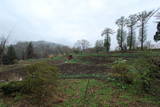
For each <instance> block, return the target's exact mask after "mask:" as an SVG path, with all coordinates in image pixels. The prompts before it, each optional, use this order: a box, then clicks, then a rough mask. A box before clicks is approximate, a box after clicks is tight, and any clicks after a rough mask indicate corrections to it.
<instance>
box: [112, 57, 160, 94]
mask: <svg viewBox="0 0 160 107" xmlns="http://www.w3.org/2000/svg"><path fill="white" fill-rule="evenodd" d="M156 61H157V59H156ZM112 68H113V71H114V73H112V74H110V76H111V77H112V78H115V80H116V81H117V82H121V83H123V84H124V85H126V84H129V85H132V87H134V89H135V90H137V92H140V93H142V92H144V93H149V94H152V95H156V96H160V94H159V93H160V86H159V85H158V84H160V76H159V75H160V67H159V66H157V63H155V62H154V59H153V58H139V59H136V60H132V61H130V62H129V61H124V60H122V59H121V60H118V61H116V62H115V63H114V64H113V66H112ZM123 84H122V85H123Z"/></svg>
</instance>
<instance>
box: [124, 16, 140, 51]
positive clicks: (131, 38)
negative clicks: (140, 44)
mask: <svg viewBox="0 0 160 107" xmlns="http://www.w3.org/2000/svg"><path fill="white" fill-rule="evenodd" d="M137 22H138V18H137V15H136V14H134V15H130V16H129V17H128V18H127V22H126V24H127V27H128V29H129V33H128V37H127V45H128V47H129V50H131V49H133V48H134V45H135V40H136V35H135V34H136V33H135V25H136V24H137Z"/></svg>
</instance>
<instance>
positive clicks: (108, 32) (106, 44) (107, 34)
mask: <svg viewBox="0 0 160 107" xmlns="http://www.w3.org/2000/svg"><path fill="white" fill-rule="evenodd" d="M113 33H114V31H113V30H112V29H111V28H106V29H105V30H104V31H103V32H102V34H101V36H104V35H105V39H104V47H105V49H106V51H107V52H109V50H110V46H111V38H110V35H111V34H113Z"/></svg>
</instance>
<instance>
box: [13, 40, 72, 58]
mask: <svg viewBox="0 0 160 107" xmlns="http://www.w3.org/2000/svg"><path fill="white" fill-rule="evenodd" d="M29 43H30V42H17V43H16V44H15V45H14V48H15V50H16V55H17V57H18V58H19V59H25V54H26V48H27V46H28V44H29ZM31 43H32V45H33V48H34V54H35V56H36V57H37V58H44V57H48V56H49V55H52V54H56V55H57V54H64V53H69V52H71V48H70V47H68V46H65V45H62V44H57V43H52V42H47V41H31Z"/></svg>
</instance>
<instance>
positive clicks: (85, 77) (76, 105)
mask: <svg viewBox="0 0 160 107" xmlns="http://www.w3.org/2000/svg"><path fill="white" fill-rule="evenodd" d="M159 53H160V52H159V51H154V52H150V51H145V52H130V53H129V52H127V53H120V52H119V53H106V54H103V53H102V54H87V53H85V54H73V57H74V58H73V59H72V60H67V55H66V56H54V57H53V58H45V59H29V60H22V61H19V62H18V63H17V64H15V65H6V66H0V72H3V71H10V70H13V69H16V68H20V67H24V66H26V65H31V64H34V63H37V62H48V64H51V66H54V65H61V64H68V65H71V66H72V64H73V65H74V64H76V65H80V67H84V66H86V65H91V66H96V68H97V67H98V66H106V67H110V68H111V69H112V70H113V65H114V64H115V63H118V64H117V66H116V67H118V69H120V68H122V72H123V67H127V69H128V68H129V70H128V75H127V76H129V77H130V76H131V78H134V79H135V81H137V80H136V79H137V76H135V75H134V72H135V73H136V72H141V71H142V72H146V73H148V72H147V71H148V70H149V71H152V70H150V68H152V66H151V67H150V65H147V64H149V63H145V60H144V59H145V58H146V57H147V56H151V57H155V56H156V59H158V58H159V55H160V54H159ZM126 57H127V58H126ZM140 57H141V58H143V59H142V60H141V58H140ZM139 58H140V60H137V59H139ZM136 60H137V62H136ZM107 61H108V62H107ZM140 61H141V62H140ZM137 64H138V66H137ZM74 67H75V66H73V67H70V68H69V69H71V68H74ZM89 67H90V66H89ZM66 69H67V68H66ZM71 70H72V69H71ZM124 70H125V69H124ZM76 71H78V70H76ZM97 71H98V70H97ZM65 72H66V70H65ZM83 72H84V73H82V74H81V73H79V74H74V75H69V74H67V73H66V74H61V73H60V75H59V84H58V91H57V92H56V93H55V94H56V95H57V102H56V103H55V104H54V105H53V107H160V101H159V100H158V99H157V97H155V96H153V95H149V94H147V93H142V92H141V90H138V89H136V90H135V89H134V85H135V84H134V85H133V84H132V86H130V85H125V84H123V85H122V83H120V82H121V81H120V80H118V81H114V80H113V81H112V79H114V78H110V77H109V76H108V75H104V74H96V73H95V74H94V73H89V74H87V73H85V70H84V71H83ZM106 72H107V71H106ZM132 72H133V74H130V73H132ZM110 73H112V75H111V76H116V75H117V74H118V76H119V75H120V76H123V75H121V74H120V73H118V72H117V74H116V75H114V73H115V72H112V71H111V72H110ZM106 74H107V73H106ZM142 74H143V73H142ZM132 76H133V77H132ZM138 76H141V77H139V78H138V79H140V80H139V81H137V82H145V81H143V80H144V79H146V80H147V79H148V78H145V77H146V76H147V75H146V74H145V73H144V77H143V75H141V74H138ZM141 78H142V79H141ZM143 78H144V79H143ZM126 84H127V83H126ZM0 107H7V106H6V105H5V104H3V102H2V99H0Z"/></svg>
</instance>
